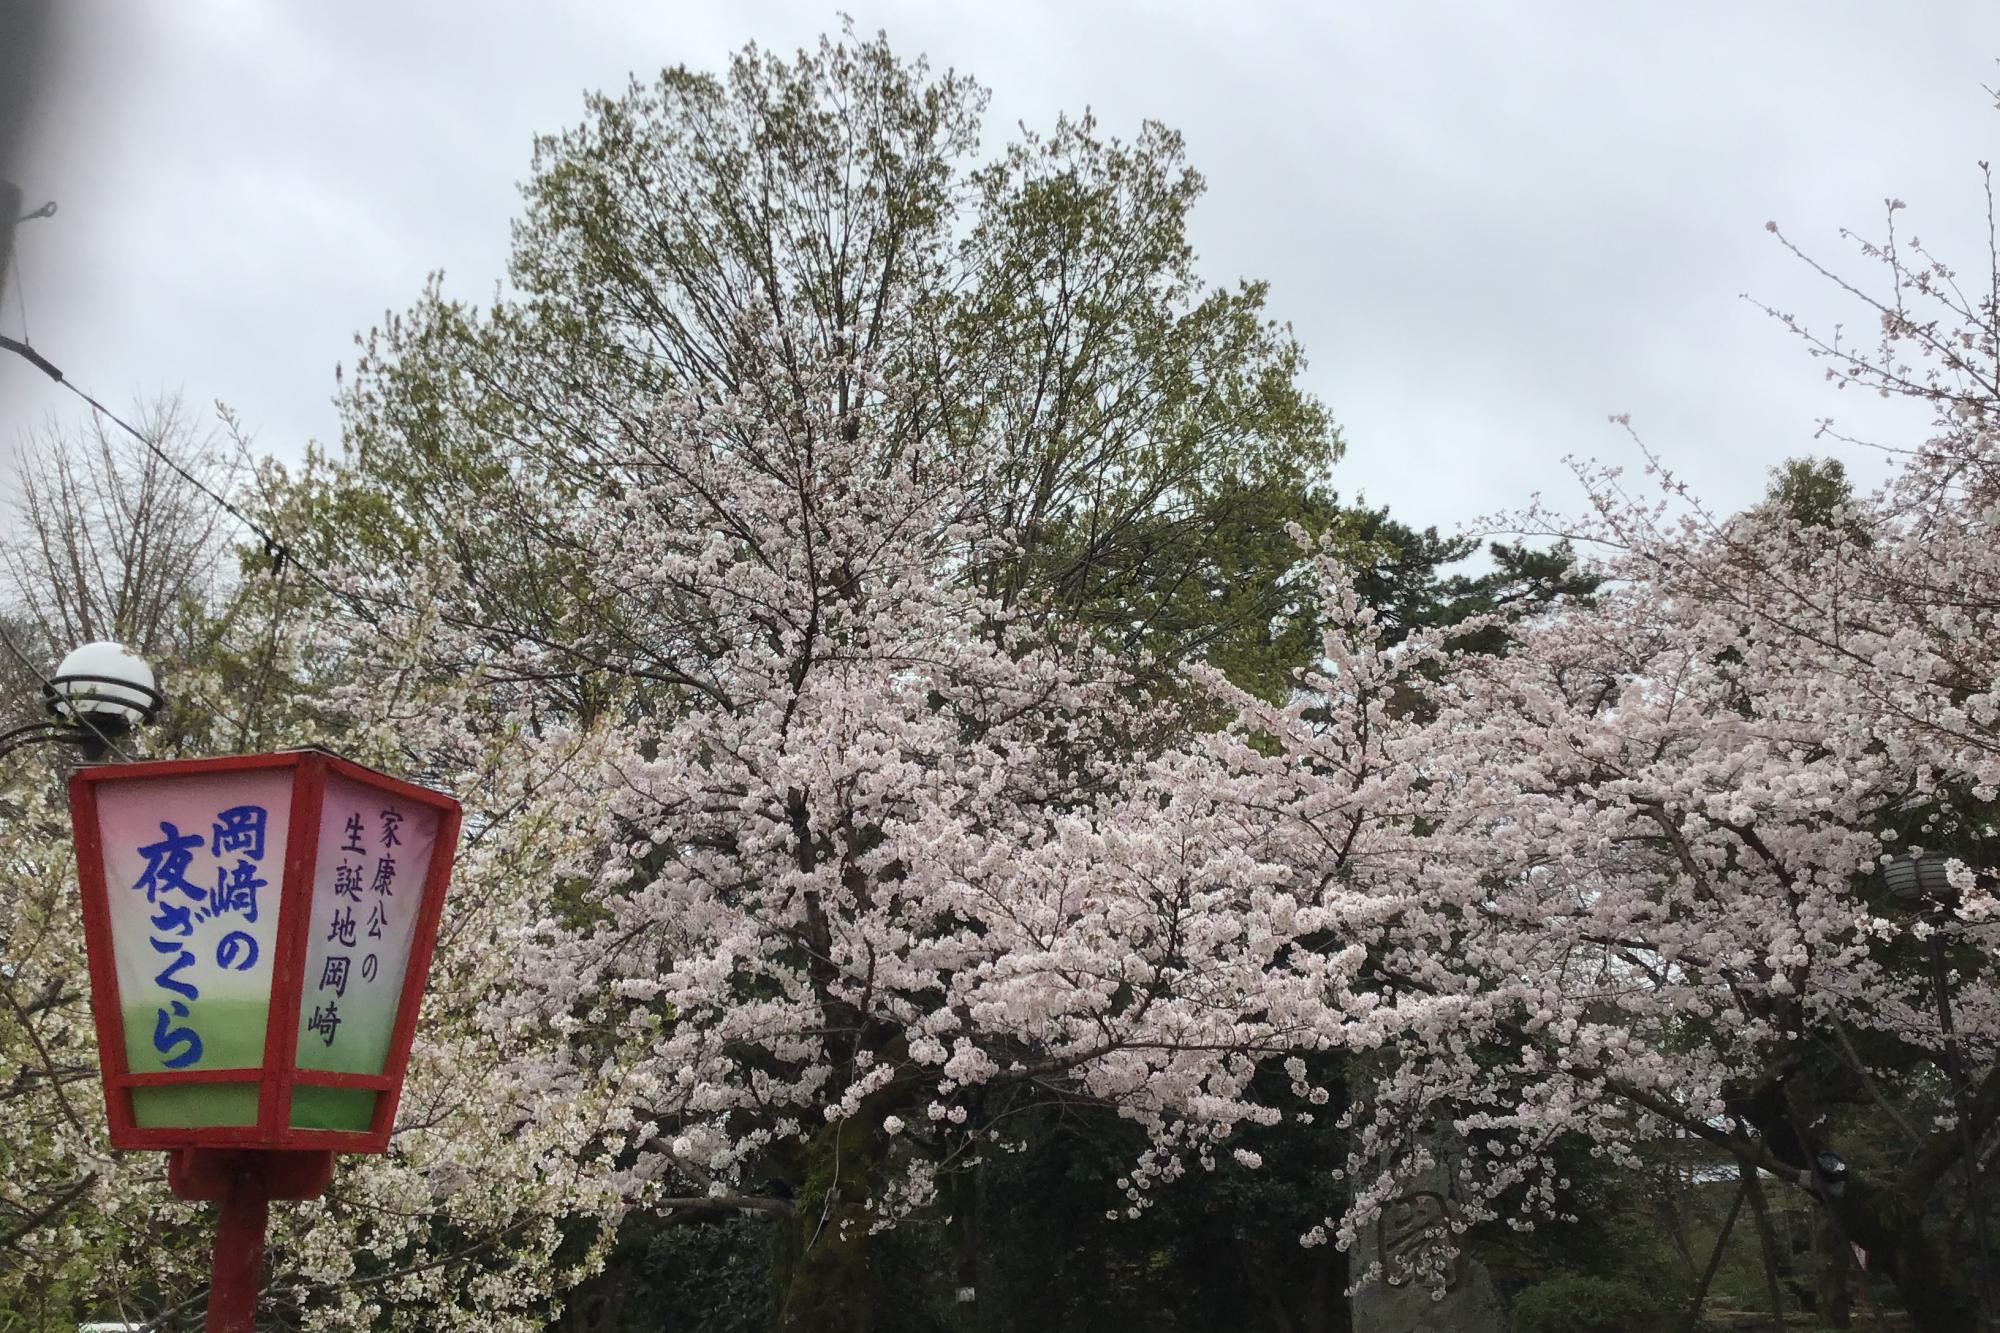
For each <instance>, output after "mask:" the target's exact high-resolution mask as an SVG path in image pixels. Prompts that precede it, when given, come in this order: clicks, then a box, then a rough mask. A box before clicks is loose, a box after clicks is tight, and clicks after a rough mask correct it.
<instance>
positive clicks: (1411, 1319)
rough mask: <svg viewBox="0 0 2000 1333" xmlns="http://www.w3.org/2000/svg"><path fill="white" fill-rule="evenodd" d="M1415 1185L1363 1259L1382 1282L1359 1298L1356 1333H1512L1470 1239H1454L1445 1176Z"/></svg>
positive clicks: (1392, 1208) (1391, 1210) (1394, 1204)
mask: <svg viewBox="0 0 2000 1333" xmlns="http://www.w3.org/2000/svg"><path fill="white" fill-rule="evenodd" d="M1408 1184H1409V1186H1410V1188H1409V1190H1408V1192H1406V1193H1404V1194H1402V1195H1400V1196H1398V1197H1397V1198H1395V1199H1392V1200H1391V1201H1390V1202H1389V1206H1388V1207H1386V1208H1384V1209H1383V1210H1382V1216H1381V1218H1380V1220H1379V1221H1378V1222H1377V1223H1376V1225H1375V1227H1374V1229H1373V1231H1372V1232H1371V1233H1370V1235H1369V1239H1368V1240H1367V1241H1366V1242H1364V1243H1363V1245H1362V1246H1361V1250H1362V1252H1361V1253H1360V1254H1358V1255H1357V1256H1356V1259H1357V1261H1358V1262H1357V1265H1356V1267H1357V1269H1366V1268H1367V1267H1369V1265H1370V1264H1372V1263H1376V1262H1379V1263H1380V1264H1381V1265H1382V1275H1381V1277H1379V1278H1377V1279H1376V1280H1374V1281H1372V1282H1369V1283H1368V1284H1367V1285H1365V1286H1363V1287H1362V1288H1361V1290H1360V1291H1358V1292H1356V1293H1355V1294H1354V1333H1507V1311H1506V1307H1505V1306H1503V1305H1502V1304H1501V1302H1500V1293H1499V1292H1498V1291H1496V1290H1494V1287H1493V1279H1492V1277H1491V1276H1490V1275H1488V1273H1487V1272H1486V1265H1484V1264H1482V1263H1480V1262H1479V1260H1478V1259H1476V1258H1474V1257H1473V1256H1472V1255H1471V1254H1470V1253H1469V1252H1467V1251H1466V1250H1465V1249H1464V1248H1463V1247H1464V1245H1465V1237H1463V1236H1456V1237H1455V1236H1453V1235H1452V1232H1451V1224H1452V1219H1453V1216H1454V1212H1455V1210H1454V1209H1453V1207H1452V1204H1451V1200H1450V1199H1449V1197H1447V1195H1446V1194H1445V1192H1444V1178H1443V1174H1442V1173H1441V1172H1426V1173H1424V1178H1423V1179H1413V1180H1411V1181H1409V1182H1408ZM1440 1291H1441V1292H1442V1298H1440V1297H1439V1295H1438V1294H1437V1293H1439V1292H1440Z"/></svg>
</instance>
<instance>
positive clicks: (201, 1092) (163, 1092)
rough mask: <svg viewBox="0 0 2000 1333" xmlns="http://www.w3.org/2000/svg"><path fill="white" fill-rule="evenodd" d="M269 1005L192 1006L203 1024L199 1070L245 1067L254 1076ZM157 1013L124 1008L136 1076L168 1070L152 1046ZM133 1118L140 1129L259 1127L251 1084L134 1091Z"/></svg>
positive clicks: (230, 1002) (218, 1001)
mask: <svg viewBox="0 0 2000 1333" xmlns="http://www.w3.org/2000/svg"><path fill="white" fill-rule="evenodd" d="M268 1008H269V1007H268V1006H267V1005H266V1003H265V1002H264V1001H263V1000H222V999H213V1000H211V999H208V998H206V997H203V998H201V999H198V1000H196V1001H195V1002H194V1005H193V1009H192V1015H191V1017H192V1020H193V1021H197V1022H199V1023H200V1024H201V1032H202V1059H201V1063H200V1066H199V1067H200V1068H203V1069H247V1070H250V1071H252V1073H253V1074H254V1073H255V1072H257V1071H258V1070H259V1069H260V1068H261V1067H262V1065H263V1063H264V1026H265V1020H266V1016H267V1013H268ZM157 1021H158V1012H157V1010H156V1009H155V1008H153V1007H151V1006H148V1005H132V1004H128V1005H126V1006H125V1050H126V1053H127V1054H126V1058H127V1059H128V1060H129V1061H130V1062H131V1063H130V1068H131V1070H132V1072H133V1073H135V1074H152V1073H158V1072H160V1071H162V1070H164V1069H166V1067H167V1066H166V1064H165V1063H164V1062H163V1060H162V1058H161V1056H160V1054H159V1053H158V1052H156V1051H155V1050H154V1048H153V1041H152V1034H153V1026H154V1024H155V1023H156V1022H157ZM132 1118H133V1120H135V1121H136V1122H137V1123H138V1124H139V1125H140V1126H141V1127H142V1128H146V1129H154V1128H168V1127H172V1128H176V1129H186V1128H202V1127H206V1126H236V1125H254V1124H256V1123H257V1085H256V1084H255V1083H186V1084H182V1085H180V1086H179V1087H152V1088H134V1089H132Z"/></svg>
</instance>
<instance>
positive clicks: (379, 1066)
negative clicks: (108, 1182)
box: [70, 750, 459, 1333]
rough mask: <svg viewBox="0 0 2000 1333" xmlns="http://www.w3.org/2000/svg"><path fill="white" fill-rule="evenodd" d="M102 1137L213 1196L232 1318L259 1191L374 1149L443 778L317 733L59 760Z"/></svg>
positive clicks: (410, 1017) (391, 1091)
mask: <svg viewBox="0 0 2000 1333" xmlns="http://www.w3.org/2000/svg"><path fill="white" fill-rule="evenodd" d="M70 818H71V821H72V823H73V825H74V827H75V832H76V849H77V870H78V878H79V880H80V881H81V883H82V888H83V920H84V935H85V943H86V946H87V948H88V951H89V958H90V983H91V1010H92V1015H93V1017H94V1019H95V1021H96V1025H97V1045H98V1055H99V1059H100V1061H101V1064H102V1069H103V1077H104V1100H105V1106H106V1109H107V1111H108V1112H109V1116H110V1122H111V1143H112V1146H113V1147H116V1148H159V1149H167V1150H170V1151H172V1152H173V1154H174V1157H173V1161H172V1163H171V1164H170V1169H169V1172H168V1179H169V1182H170V1183H171V1185H172V1187H173V1190H174V1192H175V1193H176V1194H178V1195H180V1196H181V1197H182V1198H186V1199H209V1200H214V1201H215V1202H216V1203H217V1204H219V1205H220V1217H219V1220H218V1225H217V1230H216V1237H215V1264H214V1278H213V1281H212V1284H211V1286H210V1289H209V1308H208V1328H209V1330H210V1333H250V1330H251V1329H252V1328H253V1326H254V1321H255V1317H256V1301H257V1288H258V1281H259V1276H258V1275H259V1270H260V1268H261V1266H262V1259H263V1248H264V1228H265V1224H266V1221H267V1220H268V1215H269V1209H268V1204H269V1201H270V1200H272V1199H305V1198H311V1197H313V1196H315V1195H317V1194H319V1193H320V1192H321V1191H322V1190H324V1189H325V1188H326V1186H327V1184H328V1182H329V1181H330V1180H331V1178H332V1174H333V1155H334V1154H335V1153H337V1152H381V1151H383V1150H384V1149H385V1148H386V1147H387V1146H388V1142H389V1130H390V1127H391V1125H392V1124H393V1122H394V1119H395V1114H396V1103H397V1100H398V1098H399V1097H400V1096H401V1093H402V1088H403V1074H404V1070H405V1066H406V1065H407V1064H408V1061H409V1054H410V1041H411V1038H412V1036H413V1035H414V1034H415V1031H416V1022H417V1009H418V1005H419V1003H420V1001H421V999H422V995H423V988H424V979H425V976H426V974H427V973H428V971H429V968H430V958H431V946H432V944H433V942H434V941H435V939H436V937H437V925H438V915H439V912H440V911H441V909H442V908H443V905H444V893H445V885H446V883H447V881H448V880H449V878H450V875H451V861H452V853H453V851H454V850H455V849H456V847H457V844H458V826H459V807H458V803H457V802H456V801H454V800H452V799H451V798H450V797H449V796H445V795H443V794H441V793H439V792H435V791H430V790H428V789H426V788H423V787H418V786H413V785H412V784H410V783H407V782H400V781H397V780H396V779H394V778H390V777H386V776H384V775H383V774H380V773H376V772H374V771H372V770H370V769H366V768H363V767H361V766H360V765H358V764H352V763H349V762H348V761H347V760H345V759H341V758H338V757H337V756H334V755H331V754H327V753H325V752H323V751H318V750H293V751H287V752H284V753H280V754H263V755H239V756H232V757H229V758H221V759H188V760H173V761H166V762H160V763H132V764H117V765H110V766H105V767H98V768H85V769H81V770H79V771H78V772H77V773H76V774H75V775H74V776H73V777H72V778H71V779H70Z"/></svg>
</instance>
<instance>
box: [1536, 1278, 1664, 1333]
mask: <svg viewBox="0 0 2000 1333" xmlns="http://www.w3.org/2000/svg"><path fill="white" fill-rule="evenodd" d="M1664 1313H1665V1311H1664V1310H1662V1309H1661V1307H1660V1305H1659V1303H1658V1302H1657V1301H1656V1300H1655V1299H1654V1298H1653V1297H1652V1295H1651V1294H1650V1293H1648V1292H1647V1291H1646V1289H1645V1288H1644V1287H1641V1286H1640V1285H1639V1284H1638V1283H1636V1282H1630V1281H1626V1280H1624V1279H1621V1278H1609V1277H1587V1276H1585V1275H1583V1274H1581V1273H1563V1274H1560V1275H1558V1276H1556V1277H1552V1278H1547V1279H1544V1280H1543V1281H1541V1282H1537V1283H1536V1284H1535V1285H1534V1286H1532V1287H1529V1288H1527V1289H1526V1290H1524V1291H1523V1292H1522V1293H1521V1294H1520V1295H1519V1296H1516V1297H1515V1298H1514V1333H1635V1331H1636V1330H1642V1329H1646V1328H1650V1327H1652V1326H1653V1325H1654V1323H1655V1322H1657V1320H1658V1318H1659V1316H1660V1315H1662V1314H1664Z"/></svg>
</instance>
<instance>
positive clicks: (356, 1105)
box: [292, 778, 439, 1129]
mask: <svg viewBox="0 0 2000 1333" xmlns="http://www.w3.org/2000/svg"><path fill="white" fill-rule="evenodd" d="M320 827H321V828H322V829H323V830H325V833H324V834H323V835H322V837H321V839H320V854H319V864H318V866H317V867H316V869H315V873H314V879H313V898H312V915H311V918H310V922H309V925H308V927H307V940H308V949H307V954H306V960H305V974H304V978H305V992H304V995H303V997H302V998H301V1001H300V1005H299V1035H298V1048H297V1049H298V1064H299V1067H300V1068H301V1069H326V1070H335V1071H339V1072H343V1073H352V1074H377V1073H380V1072H381V1071H382V1069H383V1066H384V1062H385V1060H386V1059H387V1057H388V1054H389V1046H390V1042H391V1039H392V1037H393V1035H394V1028H395V1021H396V1013H397V1008H398V1006H399V1003H400V1001H401V998H402V989H403V978H404V976H405V974H406V973H407V971H408V965H409V957H410V944H411V941H412V939H413V938H414V936H415V931H416V925H417V917H418V913H419V911H420V909H421V907H422V904H423V889H424V879H425V876H426V875H427V874H428V872H429V869H430V861H431V855H432V850H433V846H434V844H435V842H436V839H437V831H438V827H439V818H438V813H437V811H436V809H435V808H434V807H430V806H425V805H421V804H417V803H413V802H404V801H399V800H397V799H395V798H394V797H391V796H387V795H385V794H384V793H382V792H380V791H377V790H374V789H371V788H368V787H365V786H362V785H361V784H359V783H353V782H349V781H347V780H345V779H342V778H329V779H328V781H327V787H326V797H325V805H324V807H323V808H322V811H321V814H320ZM373 1101H374V1094H373V1093H370V1092H366V1091H361V1090H355V1089H347V1088H325V1087H309V1086H304V1085H300V1086H296V1087H294V1089H293V1102H292V1106H293V1115H292V1123H293V1124H294V1125H295V1126H299V1127H306V1126H311V1127H316V1128H329V1129H355V1128H365V1127H366V1121H367V1116H368V1114H369V1113H370V1111H371V1110H372V1107H373Z"/></svg>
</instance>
